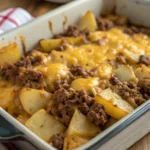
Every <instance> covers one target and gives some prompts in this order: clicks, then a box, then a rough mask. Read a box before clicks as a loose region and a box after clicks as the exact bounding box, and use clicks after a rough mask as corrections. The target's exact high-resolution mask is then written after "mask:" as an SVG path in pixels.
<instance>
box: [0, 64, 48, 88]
mask: <svg viewBox="0 0 150 150" xmlns="http://www.w3.org/2000/svg"><path fill="white" fill-rule="evenodd" d="M21 65H23V66H24V65H26V64H24V63H22V62H21V63H18V62H17V63H16V64H15V65H5V66H3V67H2V68H1V71H0V74H1V75H2V76H3V77H4V78H5V79H6V80H10V81H11V82H13V83H14V84H17V85H19V86H21V87H29V88H36V89H41V88H43V87H44V86H45V84H44V79H43V75H42V73H41V72H38V71H34V70H32V69H27V68H24V67H18V66H21Z"/></svg>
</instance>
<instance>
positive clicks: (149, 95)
mask: <svg viewBox="0 0 150 150" xmlns="http://www.w3.org/2000/svg"><path fill="white" fill-rule="evenodd" d="M138 87H139V88H140V92H141V93H142V94H143V97H144V98H145V99H146V100H148V99H150V79H141V80H139V82H138Z"/></svg>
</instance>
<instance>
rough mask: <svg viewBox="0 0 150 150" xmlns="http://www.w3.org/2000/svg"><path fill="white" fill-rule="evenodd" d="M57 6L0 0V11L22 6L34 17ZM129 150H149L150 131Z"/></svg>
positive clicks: (37, 0)
mask: <svg viewBox="0 0 150 150" xmlns="http://www.w3.org/2000/svg"><path fill="white" fill-rule="evenodd" d="M58 6H60V5H59V4H54V3H49V2H43V1H42V0H41V1H40V0H0V11H3V10H5V9H7V8H10V7H22V8H24V9H26V10H27V11H29V12H30V14H32V15H33V16H34V17H38V16H40V15H42V14H44V13H46V12H48V11H50V10H52V9H54V8H56V7H58ZM129 150H150V133H149V134H147V135H146V136H145V137H143V138H142V139H141V140H139V141H138V142H137V143H136V144H134V145H133V146H132V147H131V148H129Z"/></svg>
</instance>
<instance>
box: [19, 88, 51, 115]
mask: <svg viewBox="0 0 150 150" xmlns="http://www.w3.org/2000/svg"><path fill="white" fill-rule="evenodd" d="M50 97H51V95H50V93H48V92H46V91H44V90H36V89H30V88H23V89H21V91H20V92H19V99H20V102H21V104H22V107H23V108H24V110H25V111H26V112H27V113H28V114H30V115H33V114H34V113H35V112H37V111H38V110H40V109H42V108H45V107H46V104H47V103H48V101H49V100H50Z"/></svg>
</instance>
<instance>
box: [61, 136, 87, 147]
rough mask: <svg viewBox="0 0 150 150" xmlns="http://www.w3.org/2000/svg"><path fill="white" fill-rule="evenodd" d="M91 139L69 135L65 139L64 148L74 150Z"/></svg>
mask: <svg viewBox="0 0 150 150" xmlns="http://www.w3.org/2000/svg"><path fill="white" fill-rule="evenodd" d="M88 141H89V139H87V138H83V137H80V136H77V135H67V136H66V137H65V140H64V147H63V150H74V149H76V148H78V147H80V146H82V145H84V144H86V143H87V142H88Z"/></svg>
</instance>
